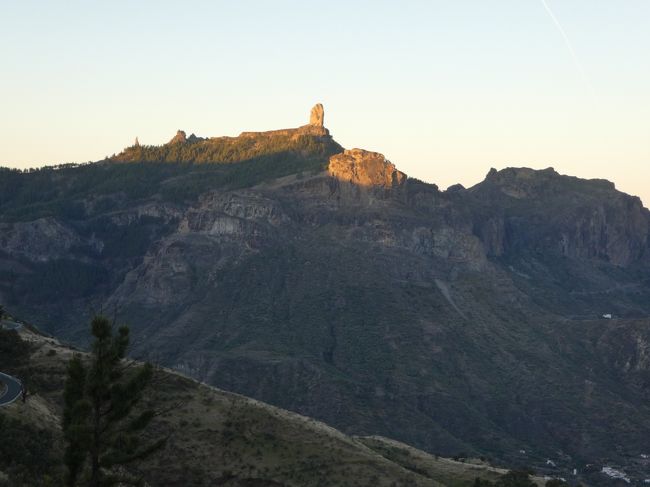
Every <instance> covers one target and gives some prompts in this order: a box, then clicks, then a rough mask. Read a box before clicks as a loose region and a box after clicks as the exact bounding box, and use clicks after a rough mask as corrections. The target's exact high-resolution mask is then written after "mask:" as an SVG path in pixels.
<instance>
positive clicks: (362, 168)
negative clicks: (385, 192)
mask: <svg viewBox="0 0 650 487" xmlns="http://www.w3.org/2000/svg"><path fill="white" fill-rule="evenodd" d="M328 172H329V174H330V175H331V176H332V177H334V178H336V179H339V180H341V181H348V182H350V183H353V184H357V185H360V186H379V187H384V188H396V187H399V186H401V185H403V184H404V182H405V181H406V174H404V173H403V172H400V171H398V170H397V169H396V168H395V165H393V164H392V163H391V162H390V161H387V160H386V158H385V157H384V156H383V155H381V154H378V153H377V152H368V151H365V150H363V149H351V150H346V151H343V152H342V153H340V154H335V155H333V156H332V157H330V161H329V166H328Z"/></svg>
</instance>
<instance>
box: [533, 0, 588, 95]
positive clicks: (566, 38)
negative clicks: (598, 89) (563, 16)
mask: <svg viewBox="0 0 650 487" xmlns="http://www.w3.org/2000/svg"><path fill="white" fill-rule="evenodd" d="M540 1H541V2H542V5H544V8H545V9H546V11H547V12H548V15H549V16H550V17H551V19H552V20H553V23H554V24H555V26H556V27H557V30H559V31H560V34H562V37H563V38H564V43H565V44H566V47H567V49H568V50H569V52H570V53H571V57H572V58H573V62H574V64H575V66H576V69H577V70H578V71H579V72H580V75H581V76H582V79H583V80H584V82H585V83H586V84H587V86H589V88H590V89H591V91H592V92H593V91H594V90H593V87H592V86H591V83H590V82H589V78H587V73H585V70H584V69H583V67H582V64H581V63H580V60H579V59H578V55H577V54H576V51H575V49H573V44H571V39H569V36H568V35H567V33H566V31H565V30H564V27H562V24H561V23H560V21H559V20H558V18H557V17H556V16H555V14H554V13H553V10H551V7H549V5H548V3H546V0H540Z"/></svg>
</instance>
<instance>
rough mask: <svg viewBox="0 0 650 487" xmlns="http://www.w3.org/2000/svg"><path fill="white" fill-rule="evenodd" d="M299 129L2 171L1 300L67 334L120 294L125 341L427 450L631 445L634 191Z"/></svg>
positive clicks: (611, 452)
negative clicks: (448, 185) (433, 164)
mask: <svg viewBox="0 0 650 487" xmlns="http://www.w3.org/2000/svg"><path fill="white" fill-rule="evenodd" d="M306 127H307V128H299V129H288V130H285V131H276V132H270V133H261V134H260V133H258V134H242V136H240V137H239V138H234V139H229V140H228V141H226V142H223V141H221V142H219V140H221V139H216V140H217V142H214V141H215V139H206V140H198V141H190V140H189V138H185V141H176V142H174V143H173V144H172V143H170V144H167V145H166V146H163V147H161V148H146V147H134V148H131V149H127V151H125V152H124V153H123V154H121V155H120V156H117V157H116V160H115V161H112V162H111V161H109V162H103V163H98V164H93V165H86V166H82V167H76V168H63V169H59V170H53V169H46V170H41V171H37V172H31V173H16V172H1V173H0V187H1V188H3V191H2V192H0V195H1V196H0V198H1V202H2V203H1V205H2V206H1V207H0V208H1V214H2V222H1V223H0V230H1V233H0V298H1V300H2V301H3V302H5V303H6V304H7V305H8V306H11V307H12V309H15V310H17V311H19V312H20V313H21V314H23V315H25V316H27V317H29V318H30V319H31V320H33V321H35V322H36V323H42V324H43V325H44V326H45V327H46V329H47V331H49V332H51V333H53V334H55V335H57V336H61V337H64V338H66V339H70V340H76V341H78V342H82V338H81V337H82V336H83V334H81V332H82V330H84V324H85V323H86V322H87V320H88V317H89V316H90V314H91V312H92V311H93V310H98V309H103V310H104V311H105V312H107V313H109V314H113V313H116V314H117V316H119V318H120V319H121V320H124V321H125V322H128V323H129V324H130V325H131V326H132V331H133V333H134V337H135V339H136V341H137V343H136V344H135V349H136V353H137V354H139V355H146V354H152V355H154V356H155V357H156V358H157V359H159V360H161V361H162V362H163V363H165V364H166V365H168V366H170V367H173V368H176V369H178V370H181V371H183V372H185V373H187V374H189V375H191V376H193V377H195V378H198V379H200V380H202V381H205V382H208V383H210V384H214V385H217V386H219V387H222V388H225V389H228V390H232V391H235V392H239V393H242V394H246V395H248V396H251V397H254V398H257V399H261V400H264V401H267V402H270V403H272V404H274V405H277V406H280V407H283V408H286V409H289V410H293V411H297V412H300V413H302V414H306V415H309V416H313V417H315V418H318V419H321V420H324V421H326V422H328V423H330V424H332V425H335V426H336V427H338V428H340V429H342V430H344V431H345V432H348V433H354V434H362V435H371V434H377V435H384V436H389V437H392V438H396V439H398V440H402V441H406V442H408V443H410V444H413V445H415V446H418V447H420V448H423V449H425V450H428V451H430V452H442V453H456V452H458V451H466V452H468V453H472V452H476V453H487V454H491V455H493V456H495V457H498V458H501V459H503V460H506V461H507V460H513V459H517V461H519V454H518V452H519V451H520V450H526V451H529V452H530V451H532V452H534V453H533V454H531V455H532V456H530V457H529V458H527V459H526V462H528V463H535V462H542V461H544V460H545V459H546V458H549V457H557V456H558V455H562V456H564V455H566V456H568V457H569V458H570V459H571V460H570V461H571V462H574V463H576V465H577V464H579V463H580V462H586V461H591V460H594V459H596V458H610V457H611V458H618V459H620V458H624V456H625V455H628V454H629V455H638V454H639V453H641V452H642V450H643V449H644V448H647V443H646V441H647V440H646V439H647V437H648V436H650V407H649V406H648V404H649V401H648V399H650V396H649V395H648V394H649V392H648V391H649V387H650V360H649V357H650V352H649V350H650V320H649V319H648V317H649V316H650V273H649V260H650V248H649V237H648V235H649V228H650V216H649V213H648V210H646V209H645V208H644V207H643V206H642V204H641V202H640V200H639V199H638V198H633V197H631V196H628V195H625V194H623V193H620V192H618V191H616V189H615V188H614V186H613V185H612V184H611V183H608V182H605V181H585V180H580V179H576V178H571V177H567V176H561V175H559V174H557V173H556V172H555V171H553V170H552V169H547V170H544V171H533V170H530V169H514V168H513V169H506V170H503V171H499V172H497V171H494V170H493V171H491V172H490V174H488V177H487V178H486V180H485V181H484V182H482V183H480V184H478V185H477V186H475V187H473V188H470V189H463V188H458V187H456V188H452V189H450V190H449V191H446V192H442V191H439V190H438V188H437V187H436V186H435V185H430V184H426V183H423V182H420V181H417V180H414V179H409V178H407V177H406V176H405V175H404V174H403V173H401V172H399V171H398V170H397V169H396V168H395V166H394V165H392V164H391V163H390V162H389V161H386V160H385V159H384V158H383V156H381V155H380V154H376V153H371V152H365V151H361V150H358V149H355V150H351V151H345V152H343V151H342V149H341V148H340V146H338V144H336V143H335V142H334V141H333V140H332V139H331V138H330V137H329V135H328V133H327V132H326V131H325V129H324V128H322V127H318V126H306ZM301 131H305V132H307V133H306V134H301V135H299V136H298V137H297V138H294V137H296V134H298V133H300V132H301ZM275 137H279V139H278V140H285V139H286V138H288V139H289V142H287V143H286V144H287V145H282V144H284V143H285V142H282V143H281V144H280V142H278V144H280V146H281V150H280V151H279V152H273V150H271V149H269V150H267V149H266V148H265V147H267V145H265V144H267V142H268V140H271V139H274V138H275ZM250 140H253V141H254V142H253V143H252V146H250V147H257V148H258V149H259V150H257V149H255V150H252V151H251V150H249V149H248V147H249V144H250ZM200 144H207V145H206V147H208V146H210V144H216V145H215V147H216V146H218V147H221V148H220V149H218V151H217V150H216V149H215V151H214V152H209V150H208V149H205V151H206V152H205V153H210V154H217V153H222V152H223V151H224V150H225V149H223V147H226V146H228V145H229V144H233V145H234V146H239V145H240V144H241V146H242V147H247V149H242V153H241V154H243V155H241V156H233V157H232V158H228V157H225V156H223V157H216V156H215V157H214V158H213V156H210V157H208V158H207V159H206V160H205V162H200V161H199V159H198V157H199V156H192V157H189V156H187V157H186V156H185V155H183V154H186V153H185V152H183V151H185V150H187V151H188V152H187V154H192V153H193V152H192V151H193V150H194V149H192V148H193V147H199V145H200ZM220 144H221V145H220ZM274 144H275V142H273V144H271V145H273V146H274V147H275V145H274ZM292 144H297V145H295V146H294V145H292ZM172 146H173V147H172ZM177 146H182V147H188V149H184V148H181V149H178V150H179V151H180V152H179V154H180V155H179V156H174V155H173V154H175V152H174V151H175V150H176V148H175V147H177ZM210 147H211V146H210ZM202 150H203V149H202ZM210 150H212V149H210ZM137 151H144V152H137ZM219 151H222V152H219ZM138 153H142V154H145V153H146V154H156V155H155V157H154V156H151V157H149V156H146V157H145V156H137V157H136V156H135V155H134V154H138ZM198 153H199V152H197V154H198ZM124 154H131V155H129V156H128V157H126V156H125V155H124ZM158 154H164V157H163V156H159V155H158ZM201 154H203V152H201ZM139 157H142V160H144V161H149V162H138V161H139ZM238 157H241V158H243V159H244V160H242V161H241V162H237V161H238V160H239V159H238ZM177 159H178V160H181V161H191V162H177ZM213 159H214V160H213ZM118 160H120V161H126V160H128V161H130V162H117V161H118ZM151 161H157V162H151ZM605 314H611V315H612V317H613V319H611V320H610V319H604V318H603V315H605Z"/></svg>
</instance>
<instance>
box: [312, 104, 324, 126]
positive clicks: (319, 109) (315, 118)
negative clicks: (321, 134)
mask: <svg viewBox="0 0 650 487" xmlns="http://www.w3.org/2000/svg"><path fill="white" fill-rule="evenodd" d="M309 125H315V126H316V127H324V126H325V109H324V108H323V105H322V104H320V103H318V104H316V105H314V107H313V108H312V109H311V114H310V116H309Z"/></svg>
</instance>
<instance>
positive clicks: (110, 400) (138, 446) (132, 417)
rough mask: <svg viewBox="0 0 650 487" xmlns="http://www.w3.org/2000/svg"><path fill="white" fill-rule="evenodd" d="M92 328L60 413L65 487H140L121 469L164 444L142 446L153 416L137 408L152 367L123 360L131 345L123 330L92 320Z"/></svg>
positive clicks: (71, 365)
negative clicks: (85, 353)
mask: <svg viewBox="0 0 650 487" xmlns="http://www.w3.org/2000/svg"><path fill="white" fill-rule="evenodd" d="M91 328H92V334H93V336H94V338H95V340H94V343H93V345H92V352H91V354H90V359H89V360H88V361H85V360H84V359H83V358H82V357H81V356H80V355H79V354H77V355H75V356H74V357H73V358H72V359H71V360H70V362H69V364H68V370H67V379H66V383H65V390H64V412H63V432H64V435H65V440H66V443H67V447H66V451H65V455H64V462H65V465H66V467H67V476H66V485H68V486H70V487H74V486H77V485H88V486H90V487H107V486H113V485H116V484H118V483H122V484H127V485H139V484H140V481H139V479H137V478H135V477H133V476H131V475H128V474H125V473H124V469H120V468H119V467H121V466H123V465H127V464H132V463H134V462H137V461H138V460H142V459H145V458H147V457H149V456H150V455H152V454H153V453H155V452H156V451H157V450H158V449H160V448H161V447H162V446H163V445H164V443H165V439H161V440H158V441H154V442H151V443H145V442H143V438H142V433H143V431H144V430H145V429H146V428H147V426H148V425H149V424H150V422H151V420H152V419H153V418H154V416H155V412H154V411H153V410H152V409H148V408H136V406H137V405H138V403H139V402H140V400H141V399H142V396H143V392H144V390H145V389H146V387H147V386H148V385H149V383H150V382H151V379H152V377H153V368H152V366H151V365H150V364H144V365H142V366H137V367H136V366H134V364H133V363H132V362H130V363H127V362H126V361H125V360H124V358H125V355H126V351H127V348H128V345H129V329H128V328H127V327H125V326H123V327H120V328H119V329H118V330H117V334H114V332H113V326H112V325H111V323H110V321H109V320H108V319H106V318H105V317H103V316H96V317H95V318H94V319H93V320H92V323H91Z"/></svg>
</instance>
